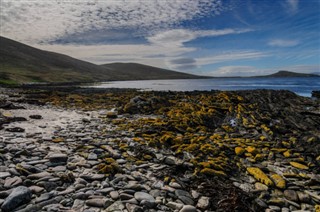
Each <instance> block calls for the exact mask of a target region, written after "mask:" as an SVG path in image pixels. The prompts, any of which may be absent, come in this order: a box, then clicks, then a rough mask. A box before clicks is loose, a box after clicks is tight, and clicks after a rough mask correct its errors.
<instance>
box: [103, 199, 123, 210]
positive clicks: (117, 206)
mask: <svg viewBox="0 0 320 212" xmlns="http://www.w3.org/2000/svg"><path fill="white" fill-rule="evenodd" d="M123 209H125V206H124V204H123V203H122V202H121V201H116V202H114V203H113V204H112V205H110V206H109V207H108V208H107V209H106V210H105V211H106V212H116V211H123Z"/></svg>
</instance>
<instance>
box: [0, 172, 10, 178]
mask: <svg viewBox="0 0 320 212" xmlns="http://www.w3.org/2000/svg"><path fill="white" fill-rule="evenodd" d="M10 176H11V174H10V173H9V172H0V179H1V178H2V179H4V178H7V177H10Z"/></svg>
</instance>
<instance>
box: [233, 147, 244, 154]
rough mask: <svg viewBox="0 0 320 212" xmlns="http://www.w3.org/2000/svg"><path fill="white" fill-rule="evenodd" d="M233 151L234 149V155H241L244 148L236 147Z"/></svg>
mask: <svg viewBox="0 0 320 212" xmlns="http://www.w3.org/2000/svg"><path fill="white" fill-rule="evenodd" d="M234 151H235V153H236V155H242V154H243V153H244V152H245V150H244V148H242V147H236V148H235V149H234Z"/></svg>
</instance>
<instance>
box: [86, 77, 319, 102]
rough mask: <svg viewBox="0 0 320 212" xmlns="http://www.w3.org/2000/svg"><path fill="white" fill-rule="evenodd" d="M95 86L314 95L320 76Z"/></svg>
mask: <svg viewBox="0 0 320 212" xmlns="http://www.w3.org/2000/svg"><path fill="white" fill-rule="evenodd" d="M89 87H96V88H135V89H140V90H155V91H194V90H198V91H202V90H203V91H208V90H223V91H230V90H252V89H274V90H289V91H292V92H295V93H296V94H298V95H301V96H306V97H311V92H312V91H314V90H320V77H285V78H258V77H257V78H211V79H181V80H139V81H111V82H103V83H99V84H95V85H92V86H89Z"/></svg>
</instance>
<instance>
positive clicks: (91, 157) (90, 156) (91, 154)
mask: <svg viewBox="0 0 320 212" xmlns="http://www.w3.org/2000/svg"><path fill="white" fill-rule="evenodd" d="M97 159H98V156H97V154H95V153H93V152H91V153H90V154H89V155H88V160H97Z"/></svg>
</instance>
